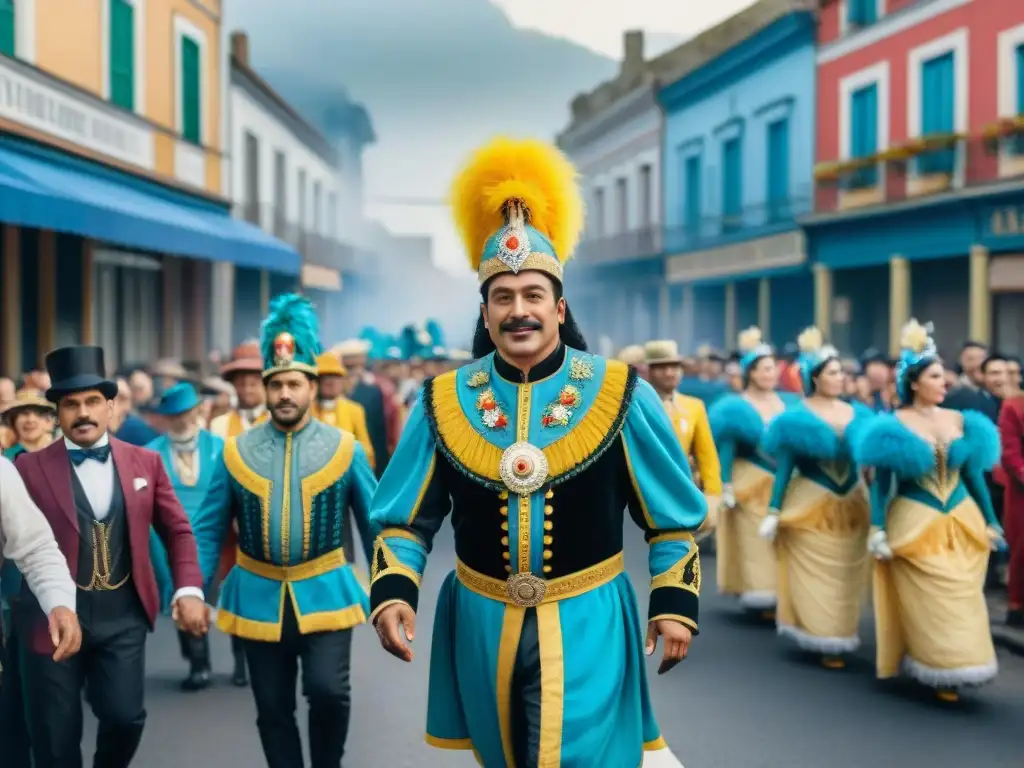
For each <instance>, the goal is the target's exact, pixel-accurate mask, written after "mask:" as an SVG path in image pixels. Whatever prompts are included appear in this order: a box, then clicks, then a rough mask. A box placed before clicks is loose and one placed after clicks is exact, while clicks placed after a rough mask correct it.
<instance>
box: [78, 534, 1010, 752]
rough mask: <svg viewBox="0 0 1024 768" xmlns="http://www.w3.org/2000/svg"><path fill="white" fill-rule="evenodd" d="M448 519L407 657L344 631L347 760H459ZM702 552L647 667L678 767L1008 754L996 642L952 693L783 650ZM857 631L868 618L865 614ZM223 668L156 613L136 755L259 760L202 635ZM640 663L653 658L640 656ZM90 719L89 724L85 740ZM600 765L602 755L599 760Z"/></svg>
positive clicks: (245, 709)
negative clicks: (434, 743)
mask: <svg viewBox="0 0 1024 768" xmlns="http://www.w3.org/2000/svg"><path fill="white" fill-rule="evenodd" d="M627 533H628V536H627V538H628V546H627V561H628V565H629V569H630V573H631V574H632V575H633V577H634V579H635V581H636V583H637V584H643V583H644V582H645V581H646V552H645V547H644V544H643V541H642V539H641V537H640V535H639V533H638V532H635V531H627ZM449 536H450V532H448V531H442V533H441V534H440V535H439V537H438V546H437V548H436V550H435V553H434V555H433V558H432V562H433V565H432V567H431V568H430V569H428V576H427V579H426V583H425V587H424V593H425V599H424V603H425V606H424V611H423V613H422V614H421V618H420V624H419V627H418V632H417V634H418V637H419V639H418V640H417V643H416V650H417V653H418V656H417V658H416V660H415V661H414V662H413V664H412V665H411V666H406V665H403V664H401V663H400V662H397V661H395V660H393V659H391V658H390V657H388V656H386V655H385V654H384V653H383V652H382V651H380V649H379V647H377V646H376V637H375V635H374V634H373V633H372V632H371V631H369V630H367V629H362V630H360V631H359V632H358V635H357V641H356V644H355V666H354V672H353V674H354V686H355V697H356V702H357V708H356V710H355V713H354V716H353V722H352V731H351V734H350V738H349V750H350V752H349V756H348V758H347V760H346V765H347V766H350V768H379V767H386V768H470V766H473V765H475V762H474V761H473V760H472V759H471V758H469V757H467V756H465V755H462V754H460V753H449V752H441V751H437V750H433V749H430V748H428V747H426V746H425V745H424V744H423V740H422V728H423V721H424V712H425V702H426V679H427V668H428V647H427V646H428V645H429V638H430V621H431V618H432V613H433V611H432V609H431V608H430V604H431V603H432V600H433V596H434V595H435V594H436V591H437V587H438V584H439V582H440V580H441V578H442V577H443V575H444V573H445V572H446V570H447V566H449V565H450V564H451V563H452V554H451V548H450V545H449V544H448V542H449V540H450V539H449V538H448V537H449ZM713 570H714V565H713V561H711V560H710V559H709V560H708V562H707V563H706V565H705V574H706V575H705V587H704V589H705V599H704V601H703V602H704V604H703V606H702V612H703V615H702V620H701V628H702V633H701V635H700V637H699V638H698V639H697V640H696V641H695V645H694V648H693V651H692V654H691V657H690V659H689V660H688V661H687V662H686V663H685V664H683V665H682V666H680V667H677V668H676V669H675V670H674V671H673V672H672V673H671V674H669V675H667V676H665V677H661V678H657V677H655V678H653V680H652V689H653V696H654V701H655V705H656V708H657V712H658V715H659V721H660V722H661V725H662V729H663V731H664V733H665V736H666V738H667V739H668V742H669V744H670V746H671V747H672V748H673V750H674V751H675V752H676V754H677V755H678V756H679V757H680V759H681V760H682V761H683V763H684V764H685V765H686V767H687V768H791V767H795V768H863V767H864V766H883V767H885V768H889V766H894V767H895V766H899V767H900V768H932V766H952V765H977V766H985V768H1004V767H1005V768H1011V766H1013V767H1014V768H1019V767H1020V766H1021V765H1022V759H1021V755H1022V754H1024V751H1022V750H1024V747H1022V745H1021V736H1020V733H1021V728H1022V726H1024V659H1022V658H1020V657H1015V656H1009V655H1005V654H1001V657H1000V660H1001V664H1002V673H1001V675H1000V677H999V679H998V681H997V682H996V683H994V684H993V685H991V686H989V687H987V688H984V689H982V690H981V691H978V692H976V693H974V694H972V695H971V696H970V697H969V698H966V699H965V701H964V702H963V703H962V704H961V705H959V706H956V707H953V708H945V707H940V706H937V705H935V704H933V703H932V702H931V701H930V700H929V699H927V698H922V697H920V696H916V695H915V694H914V692H911V691H908V690H905V689H897V690H895V691H890V690H884V689H882V688H880V686H879V685H878V684H877V683H876V682H875V681H874V679H873V675H872V662H871V658H872V652H873V650H872V649H871V648H870V646H869V645H866V646H865V648H864V649H863V650H862V652H861V653H860V655H859V656H858V658H857V659H856V662H855V663H853V664H851V665H850V667H849V668H848V669H847V670H846V671H843V672H838V673H834V672H827V671H825V670H823V669H820V668H818V667H817V666H815V665H813V664H809V663H807V662H806V661H805V660H803V659H801V658H799V657H798V656H797V655H794V654H791V653H789V652H787V651H786V650H785V649H784V647H783V646H782V645H780V643H779V642H778V641H777V640H776V638H775V636H774V634H773V633H772V631H771V630H770V629H767V628H764V627H759V626H753V625H751V624H749V623H747V622H745V621H743V620H742V619H740V618H739V617H738V616H737V614H736V612H735V610H734V606H733V605H732V603H731V602H730V601H728V600H725V599H723V598H719V597H717V596H715V595H714V583H713V578H712V573H711V572H712V571H713ZM864 629H865V637H870V632H871V628H870V625H869V624H867V623H865V627H864ZM214 647H215V658H216V660H217V662H218V666H219V668H220V670H222V672H223V675H222V677H221V680H219V684H218V685H217V686H216V687H215V688H212V689H210V690H208V691H205V692H202V693H199V694H184V693H181V692H179V691H178V689H177V685H178V680H179V678H180V676H181V674H182V669H181V662H180V660H179V659H178V658H177V649H176V644H175V640H174V637H173V633H172V632H171V631H170V628H169V627H164V628H162V630H161V631H160V632H158V633H157V635H156V636H155V637H154V638H153V639H152V641H151V643H150V646H149V669H150V673H149V691H148V696H149V699H148V704H149V713H150V714H149V725H148V726H147V730H146V736H145V739H144V741H143V745H142V749H141V754H140V756H139V759H138V760H137V761H136V762H137V764H138V766H139V768H181V766H196V767H197V768H207V767H209V768H214V767H216V768H221V766H223V768H236V767H237V768H258V766H260V765H265V763H263V762H262V754H261V752H260V749H259V743H258V739H257V735H256V731H255V725H254V721H255V711H254V708H253V704H252V700H251V696H250V694H249V692H248V691H247V690H238V689H234V688H232V687H230V685H229V684H228V682H227V680H226V679H225V677H226V674H227V670H228V669H229V658H230V654H229V651H228V647H227V643H226V641H225V639H224V638H223V637H222V636H218V637H217V638H216V642H215V643H214ZM652 664H656V662H653V661H652ZM92 736H93V730H92V726H91V724H90V727H89V729H88V732H87V736H86V739H87V742H86V743H87V744H90V745H91V743H92V741H91V740H92ZM601 768H613V767H611V766H607V767H605V766H602V767H601Z"/></svg>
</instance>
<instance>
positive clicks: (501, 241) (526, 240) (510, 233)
mask: <svg viewBox="0 0 1024 768" xmlns="http://www.w3.org/2000/svg"><path fill="white" fill-rule="evenodd" d="M529 255H530V236H529V234H527V232H526V227H524V226H522V225H521V224H508V225H507V226H505V227H504V228H503V229H502V230H501V232H499V233H498V260H499V261H500V262H501V263H502V264H504V265H505V266H506V267H508V268H509V269H511V270H512V271H513V272H516V273H518V272H519V269H520V267H522V266H523V262H525V261H526V257H527V256H529Z"/></svg>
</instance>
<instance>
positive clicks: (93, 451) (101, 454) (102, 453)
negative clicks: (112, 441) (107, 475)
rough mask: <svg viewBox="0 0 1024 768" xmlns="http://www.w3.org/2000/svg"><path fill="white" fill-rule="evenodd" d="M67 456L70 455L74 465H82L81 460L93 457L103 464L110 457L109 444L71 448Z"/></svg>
mask: <svg viewBox="0 0 1024 768" xmlns="http://www.w3.org/2000/svg"><path fill="white" fill-rule="evenodd" d="M68 456H70V457H71V463H72V464H74V465H75V466H76V467H79V466H81V465H82V462H83V461H85V460H86V459H95V460H96V461H98V462H100V463H101V464H105V463H106V462H107V459H109V458H110V446H109V445H101V446H100V447H99V448H73V449H72V450H70V451H68Z"/></svg>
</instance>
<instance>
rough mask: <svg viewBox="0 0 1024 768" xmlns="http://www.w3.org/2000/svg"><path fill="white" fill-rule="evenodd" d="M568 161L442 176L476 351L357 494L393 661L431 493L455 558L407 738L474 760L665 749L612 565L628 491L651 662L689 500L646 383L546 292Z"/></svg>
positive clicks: (435, 516) (556, 253)
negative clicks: (373, 487)
mask: <svg viewBox="0 0 1024 768" xmlns="http://www.w3.org/2000/svg"><path fill="white" fill-rule="evenodd" d="M574 176H575V171H574V169H573V168H572V166H571V165H570V164H569V162H568V161H567V160H566V159H565V158H564V157H563V156H562V155H561V154H560V153H558V152H557V150H554V149H553V148H551V147H549V146H547V145H546V144H543V143H540V142H533V141H526V142H517V141H510V140H506V139H499V140H497V141H495V142H494V143H492V144H490V145H488V146H487V147H485V148H483V149H481V150H480V151H479V152H478V153H477V154H476V155H475V156H474V158H473V159H472V161H471V162H470V164H469V165H468V166H467V167H466V169H465V170H464V171H463V172H462V174H461V175H460V176H459V178H458V179H457V181H456V183H455V188H454V190H453V204H454V207H455V214H456V218H457V222H458V224H459V227H460V229H461V230H462V234H463V237H464V240H465V243H466V246H467V250H468V251H469V255H470V258H471V261H472V264H473V266H474V268H476V269H477V271H478V275H479V279H480V283H481V296H482V304H481V318H480V321H479V324H478V327H477V335H476V342H475V350H474V356H475V357H476V358H478V359H477V361H476V362H475V363H472V364H470V365H468V366H465V367H463V368H461V369H459V370H457V371H450V372H448V373H445V374H442V375H440V376H438V377H436V378H434V379H431V380H428V381H427V382H426V384H425V386H424V389H423V392H422V395H421V397H420V399H419V400H418V401H417V403H416V405H415V406H414V408H413V410H412V412H411V413H410V416H409V420H408V423H407V425H406V428H405V431H404V432H403V434H402V439H401V441H400V442H399V445H398V449H397V450H396V452H395V455H394V457H393V459H392V463H391V465H390V466H389V467H388V470H387V472H385V474H384V476H383V478H382V479H381V483H380V486H379V488H378V491H377V494H376V496H375V497H374V501H373V510H372V513H371V518H372V521H373V525H374V526H375V529H376V530H377V531H378V536H377V540H376V544H375V549H374V559H373V575H372V582H371V584H372V586H371V597H370V600H371V605H372V607H373V613H372V614H371V615H372V618H373V620H374V624H375V626H376V629H377V632H378V634H379V636H380V639H381V644H382V645H383V646H384V648H385V649H386V650H388V651H389V652H390V653H392V654H394V655H395V656H397V657H399V658H401V659H403V660H405V661H411V660H412V651H411V649H410V648H409V647H408V645H407V644H406V641H405V639H403V637H402V631H403V630H404V634H405V637H406V638H408V640H412V637H413V635H414V633H415V610H416V607H417V603H418V598H419V586H420V581H421V577H422V574H423V570H424V566H425V564H426V558H427V554H428V553H429V551H430V548H431V543H432V540H433V538H434V536H435V534H436V533H437V531H438V530H439V529H440V527H441V525H442V522H443V521H444V518H445V516H446V515H447V514H448V512H449V511H451V515H452V526H453V528H454V532H455V550H456V554H457V557H458V560H457V563H456V570H455V571H453V572H452V573H450V574H449V576H448V578H447V579H446V580H445V583H444V586H443V587H442V590H441V594H440V596H439V599H438V608H437V613H436V616H435V622H434V638H433V649H432V652H431V660H430V695H429V703H428V713H427V741H428V743H430V744H432V745H434V746H436V747H441V748H446V749H465V750H473V751H474V752H475V753H476V755H477V757H478V759H479V761H480V762H481V764H482V765H484V766H486V768H512V767H513V766H518V768H555V767H556V766H561V767H563V768H589V767H591V766H594V765H601V766H608V768H635V767H636V766H639V765H640V764H641V762H642V760H643V753H644V750H645V748H646V749H648V750H660V749H665V743H664V740H663V739H662V738H661V734H660V732H659V730H658V726H657V723H656V722H655V719H654V716H653V713H652V712H651V704H650V698H649V694H648V688H647V680H646V674H645V667H644V653H645V648H644V646H643V645H642V643H641V637H642V634H641V631H640V629H641V618H640V617H639V615H638V611H637V604H636V596H635V595H634V593H633V589H632V586H631V585H630V581H629V578H628V576H627V575H626V574H625V573H624V566H623V553H622V536H623V534H622V531H623V528H622V515H623V509H624V508H626V507H627V506H628V507H629V510H630V514H631V516H632V517H633V519H634V521H635V522H636V523H637V524H638V525H639V526H640V527H641V528H642V529H643V530H644V531H645V533H646V537H647V540H648V542H649V544H650V549H651V551H650V563H651V571H652V582H651V599H650V611H649V616H648V620H647V622H646V624H647V627H648V630H647V644H646V653H647V654H652V653H653V652H654V650H655V645H656V643H657V641H658V637H661V638H662V640H663V642H664V651H665V655H664V660H663V662H662V665H661V669H660V671H662V672H664V671H667V670H668V669H669V668H671V667H672V666H674V665H675V664H676V663H678V662H679V661H680V660H682V659H683V658H684V657H685V656H686V653H687V649H688V646H689V643H690V640H691V636H692V634H695V633H696V631H697V605H698V594H699V588H700V563H699V559H698V554H697V549H696V547H695V545H694V543H693V535H692V532H693V531H696V530H697V529H698V528H699V527H700V525H701V523H702V521H703V520H704V517H705V515H706V512H707V510H706V504H705V501H704V498H703V496H702V495H701V494H700V492H699V491H698V490H697V489H696V487H695V486H694V484H693V482H692V481H691V478H690V472H689V467H688V464H687V460H686V457H685V456H684V455H683V452H682V449H681V447H680V445H679V441H678V440H677V439H676V438H675V435H674V433H673V431H672V425H671V424H670V423H669V421H668V418H667V416H666V414H665V409H664V408H663V407H662V405H661V402H660V400H659V399H658V396H657V395H656V394H655V393H654V391H653V390H652V389H651V387H650V385H648V384H647V383H646V382H644V381H641V380H638V378H637V375H636V371H635V370H634V369H632V368H629V367H628V366H626V365H625V364H622V363H618V362H613V361H608V360H605V359H603V358H600V357H597V356H595V355H591V354H588V353H587V352H586V351H585V350H586V345H585V343H584V341H583V339H582V337H581V336H580V334H579V331H578V329H577V328H576V327H575V323H573V321H572V317H571V315H570V314H569V311H568V307H567V305H566V302H565V299H564V298H563V296H562V278H563V272H562V261H563V260H564V259H565V258H567V257H568V256H569V255H570V254H571V253H572V250H573V248H574V246H575V244H576V242H577V238H578V235H579V230H580V226H581V224H582V203H581V201H580V198H579V192H578V190H577V188H576V185H575V179H574Z"/></svg>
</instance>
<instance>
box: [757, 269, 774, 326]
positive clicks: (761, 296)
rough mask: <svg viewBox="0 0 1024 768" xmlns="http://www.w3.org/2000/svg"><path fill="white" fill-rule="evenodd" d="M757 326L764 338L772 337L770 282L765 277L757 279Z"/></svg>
mask: <svg viewBox="0 0 1024 768" xmlns="http://www.w3.org/2000/svg"><path fill="white" fill-rule="evenodd" d="M757 327H758V328H760V329H761V333H762V334H763V335H764V338H766V339H770V338H771V337H772V282H771V279H770V278H767V277H762V278H761V279H760V280H758V281H757Z"/></svg>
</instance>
